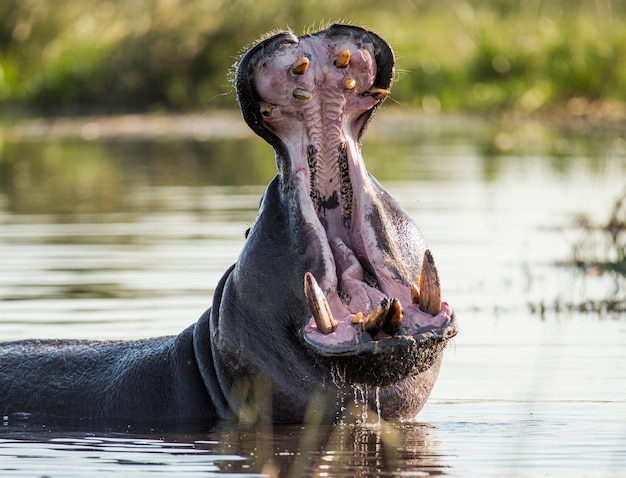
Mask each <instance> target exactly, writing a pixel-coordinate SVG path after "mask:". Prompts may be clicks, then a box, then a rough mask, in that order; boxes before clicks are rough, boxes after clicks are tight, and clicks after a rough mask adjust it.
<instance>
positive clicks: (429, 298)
mask: <svg viewBox="0 0 626 478" xmlns="http://www.w3.org/2000/svg"><path fill="white" fill-rule="evenodd" d="M419 308H420V310H421V311H422V312H426V313H427V314H430V315H432V316H435V315H437V314H438V313H439V312H441V284H440V282H439V273H438V272H437V267H436V266H435V259H433V255H432V254H431V252H430V249H427V250H426V252H424V261H423V262H422V272H421V273H420V278H419Z"/></svg>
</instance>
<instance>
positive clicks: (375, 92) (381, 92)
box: [363, 86, 389, 100]
mask: <svg viewBox="0 0 626 478" xmlns="http://www.w3.org/2000/svg"><path fill="white" fill-rule="evenodd" d="M388 94H389V90H385V89H384V88H378V87H377V86H372V87H371V88H370V89H368V90H366V91H364V92H363V96H371V97H372V98H375V99H377V100H382V99H383V98H386V97H387V95H388Z"/></svg>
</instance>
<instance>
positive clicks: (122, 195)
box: [0, 112, 626, 477]
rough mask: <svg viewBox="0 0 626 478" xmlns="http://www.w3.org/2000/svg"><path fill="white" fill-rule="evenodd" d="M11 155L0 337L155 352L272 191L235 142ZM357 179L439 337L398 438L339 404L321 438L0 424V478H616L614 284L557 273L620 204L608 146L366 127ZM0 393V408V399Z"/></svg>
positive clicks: (423, 121) (619, 335) (6, 160)
mask: <svg viewBox="0 0 626 478" xmlns="http://www.w3.org/2000/svg"><path fill="white" fill-rule="evenodd" d="M89 137H90V138H92V139H89V140H87V139H84V138H80V137H76V138H72V137H65V138H63V139H54V138H51V137H46V136H37V135H35V136H32V137H25V138H24V137H23V138H20V139H19V140H18V139H11V136H10V135H7V138H8V139H6V140H5V141H4V143H3V144H2V148H1V149H0V264H2V266H1V267H2V273H0V337H1V338H2V339H3V340H18V339H24V338H57V337H58V338H91V339H111V338H129V339H130V338H139V337H149V336H157V335H165V334H176V333H178V332H180V331H181V330H183V329H184V328H185V327H187V326H188V325H189V324H191V323H193V322H194V321H195V320H196V319H197V318H198V317H199V316H200V314H201V313H202V312H203V311H204V310H205V309H206V308H207V307H208V306H209V304H210V300H211V295H212V293H213V290H214V287H215V286H216V284H217V282H218V280H219V278H220V277H221V275H222V274H223V272H224V271H225V270H226V269H227V268H228V267H229V266H230V265H231V264H232V263H233V262H234V261H235V260H236V258H237V255H238V254H239V252H240V250H241V247H242V245H243V242H244V233H245V230H246V228H247V227H248V226H249V225H250V224H251V223H252V221H253V220H254V218H255V215H256V211H257V208H258V203H259V200H260V198H261V195H262V194H263V190H264V187H265V185H266V184H267V182H269V180H270V179H271V178H272V176H273V175H274V173H275V166H274V163H273V155H272V152H271V150H270V149H269V147H268V146H266V145H265V144H264V143H262V142H261V141H259V140H256V139H254V138H251V137H237V138H231V139H229V138H213V139H206V137H202V138H200V139H198V138H181V137H176V138H167V137H165V138H163V137H159V138H145V137H143V138H126V139H124V140H121V139H114V138H104V139H103V138H100V139H97V138H96V139H93V137H92V136H89ZM365 143H366V144H365V146H364V149H365V155H366V160H367V164H368V167H369V168H370V170H371V171H372V172H373V173H374V174H375V175H376V176H377V178H378V179H379V180H380V181H381V182H382V183H383V184H384V186H385V187H386V188H387V189H388V190H389V191H390V192H391V193H392V194H393V195H394V196H395V197H396V199H398V201H399V202H400V203H401V204H402V205H403V206H404V207H405V208H406V210H407V211H408V212H409V214H410V215H411V216H412V217H413V218H414V219H415V221H416V222H417V224H418V225H419V227H420V229H421V230H422V232H423V233H424V235H425V237H426V239H427V241H428V243H429V246H430V248H431V249H432V250H433V253H434V255H435V259H436V261H437V264H438V267H439V271H440V275H441V279H442V285H443V293H444V296H445V299H446V300H447V301H449V302H450V303H451V304H452V305H453V306H454V308H455V310H456V313H457V316H458V319H459V325H460V334H459V335H458V336H457V338H455V339H454V342H453V343H452V344H451V346H450V347H449V348H448V349H447V350H446V356H445V359H444V364H443V367H442V370H441V374H440V378H439V381H438V383H437V385H436V387H435V389H434V390H433V393H432V395H431V399H430V401H429V402H428V404H427V406H426V407H425V409H424V410H423V411H422V412H421V413H420V415H418V417H417V418H416V419H415V421H413V422H409V423H403V424H388V423H383V422H381V421H380V420H379V419H378V417H376V416H374V415H375V414H372V413H371V412H369V413H366V412H365V411H364V410H363V406H362V404H361V403H360V401H359V399H358V394H355V403H354V407H353V410H352V418H351V419H346V420H344V422H343V423H341V424H339V425H337V426H333V427H316V426H314V425H305V426H290V427H281V426H270V425H267V424H260V425H255V426H252V425H250V426H235V425H234V424H223V425H222V426H221V427H219V428H217V429H215V430H210V431H207V432H203V433H197V434H184V433H180V434H175V433H167V434H166V433H162V432H161V431H160V430H158V429H154V430H137V429H134V428H132V427H129V428H122V429H117V430H94V429H90V428H89V427H88V426H85V425H84V424H83V425H81V424H80V423H78V424H75V425H74V426H72V427H68V426H67V425H59V424H55V423H46V424H45V425H41V424H39V425H36V426H35V425H33V424H31V423H29V421H28V420H25V421H23V422H19V421H18V422H15V421H11V422H9V421H8V420H4V421H3V423H2V424H0V457H1V458H0V475H1V476H50V477H65V476H67V477H73V476H91V477H97V476H111V475H112V474H113V473H123V474H124V476H137V477H140V476H153V475H154V474H155V473H162V474H164V475H165V476H181V477H192V476H211V475H212V474H213V475H219V476H224V475H229V474H232V475H237V476H261V475H266V476H277V475H280V476H294V477H296V476H431V475H448V476H494V477H495V476H592V477H606V476H621V475H623V474H624V473H626V420H625V419H624V417H626V321H625V320H624V317H623V316H621V317H620V316H618V315H617V316H615V315H611V314H609V313H600V314H598V313H581V312H578V311H575V310H574V309H575V308H576V307H575V306H576V305H578V304H581V303H583V302H585V301H586V300H589V299H602V298H607V297H609V296H611V295H615V294H617V295H618V296H619V294H620V293H621V292H620V291H621V290H623V283H622V282H620V279H618V278H616V277H614V276H612V275H610V274H603V275H601V276H599V277H596V276H590V275H583V274H581V273H579V272H577V271H576V270H575V269H573V268H569V267H565V266H563V265H559V264H562V263H566V262H567V261H569V260H570V259H571V257H572V248H573V246H574V245H575V244H576V242H577V241H578V240H579V238H580V234H581V233H580V231H579V230H577V229H576V228H574V227H573V226H572V225H573V224H574V218H575V216H576V215H577V214H580V213H584V214H587V215H589V216H590V217H592V218H594V219H596V220H597V221H602V220H605V219H606V218H607V217H608V214H609V212H610V209H611V207H612V204H613V202H614V200H615V199H616V198H617V197H618V196H619V195H620V194H621V193H623V191H624V187H625V186H626V181H624V179H625V178H626V152H625V151H626V139H625V137H624V136H623V134H622V133H621V132H620V131H613V132H603V133H598V132H597V131H596V132H590V131H582V132H581V131H569V132H555V131H554V130H550V129H548V128H545V127H543V126H541V125H538V124H523V125H519V127H515V128H512V127H509V128H505V127H500V126H494V125H491V124H486V123H484V122H480V121H478V120H473V119H468V118H444V119H433V118H410V117H401V118H399V119H398V118H394V117H391V116H389V117H388V118H386V117H385V112H383V114H382V115H380V117H379V118H377V119H376V120H375V122H374V124H372V126H371V127H370V131H368V133H367V134H366V136H365ZM0 393H1V391H0Z"/></svg>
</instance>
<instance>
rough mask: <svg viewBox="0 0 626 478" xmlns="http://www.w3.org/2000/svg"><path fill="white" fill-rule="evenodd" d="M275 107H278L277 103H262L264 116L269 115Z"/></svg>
mask: <svg viewBox="0 0 626 478" xmlns="http://www.w3.org/2000/svg"><path fill="white" fill-rule="evenodd" d="M274 108H276V105H273V104H272V103H263V104H262V105H261V114H262V115H263V116H269V115H270V114H271V113H272V110H273V109H274Z"/></svg>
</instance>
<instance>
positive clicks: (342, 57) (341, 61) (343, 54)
mask: <svg viewBox="0 0 626 478" xmlns="http://www.w3.org/2000/svg"><path fill="white" fill-rule="evenodd" d="M349 64H350V50H348V49H345V50H341V51H340V52H339V53H338V54H337V57H336V58H335V66H336V67H337V68H346V67H347V66H348V65H349Z"/></svg>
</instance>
